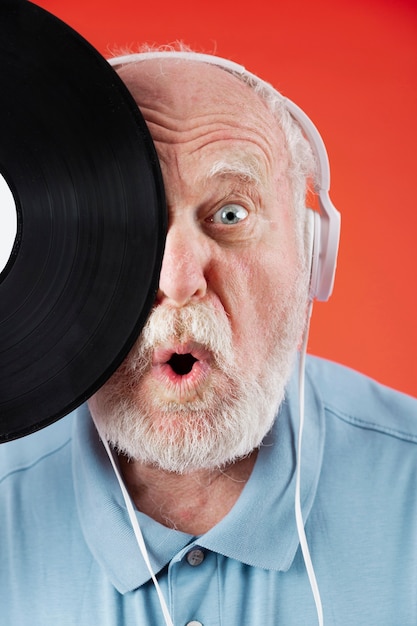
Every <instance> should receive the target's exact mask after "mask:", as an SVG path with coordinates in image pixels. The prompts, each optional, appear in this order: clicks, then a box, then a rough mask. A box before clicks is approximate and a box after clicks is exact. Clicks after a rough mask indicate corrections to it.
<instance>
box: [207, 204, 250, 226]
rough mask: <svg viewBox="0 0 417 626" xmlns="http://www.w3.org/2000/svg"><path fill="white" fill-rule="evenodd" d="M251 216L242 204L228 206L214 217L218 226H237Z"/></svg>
mask: <svg viewBox="0 0 417 626" xmlns="http://www.w3.org/2000/svg"><path fill="white" fill-rule="evenodd" d="M248 215H249V213H248V211H247V210H246V209H244V208H243V206H240V204H226V205H225V206H223V207H222V208H221V209H219V210H218V211H217V212H216V213H215V214H214V215H213V222H215V223H216V224H237V223H238V222H240V221H241V220H244V219H245V218H246V217H247V216H248Z"/></svg>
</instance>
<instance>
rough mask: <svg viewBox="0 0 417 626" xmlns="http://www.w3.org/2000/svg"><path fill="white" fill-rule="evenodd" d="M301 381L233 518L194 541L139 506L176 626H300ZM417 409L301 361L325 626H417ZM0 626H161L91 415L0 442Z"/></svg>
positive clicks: (308, 502)
mask: <svg viewBox="0 0 417 626" xmlns="http://www.w3.org/2000/svg"><path fill="white" fill-rule="evenodd" d="M297 388H298V382H297V376H296V375H295V376H294V377H293V379H292V380H291V382H290V384H289V386H288V391H287V396H286V400H285V402H284V403H283V405H282V407H281V409H280V412H279V415H278V417H277V420H276V423H275V426H274V428H273V430H272V432H271V433H270V434H269V435H268V436H267V437H266V439H265V441H264V442H263V445H262V447H261V449H260V453H259V455H258V459H257V462H256V465H255V468H254V470H253V473H252V475H251V477H250V479H249V481H248V483H247V485H246V486H245V488H244V490H243V492H242V494H241V497H240V498H239V500H238V501H237V503H236V505H235V506H234V507H233V509H232V510H231V511H230V513H229V514H228V515H227V516H226V517H225V518H224V519H223V520H222V521H221V522H220V523H219V524H218V525H217V526H215V527H214V528H212V529H211V530H210V531H209V532H207V533H206V534H204V535H202V536H201V537H193V536H190V535H187V534H185V533H182V532H178V531H175V530H170V529H168V528H166V527H164V526H162V525H160V524H158V523H157V522H155V521H153V520H152V519H150V518H149V517H147V516H145V515H143V514H141V513H139V512H138V513H137V515H138V519H139V522H140V526H141V529H142V532H143V535H144V537H145V542H146V544H147V547H148V551H149V554H150V557H151V561H152V565H153V568H154V571H155V572H157V573H158V579H159V582H160V585H161V588H162V591H163V593H164V596H165V598H166V601H167V604H168V607H169V609H170V612H171V615H172V619H173V622H174V625H175V626H186V625H191V626H198V625H199V624H202V625H203V626H277V625H280V624H283V625H284V626H304V625H307V626H310V625H312V626H313V625H315V624H317V618H316V612H315V607H314V600H313V596H312V593H311V590H310V586H309V582H308V577H307V574H306V570H305V565H304V562H303V559H302V556H301V551H300V548H299V542H298V537H297V531H296V525H295V518H294V485H295V449H296V436H297V428H298V390H297ZM416 444H417V401H416V400H414V399H412V398H410V397H408V396H405V395H403V394H400V393H397V392H393V391H391V390H389V389H387V388H385V387H382V386H380V385H377V384H376V383H374V382H373V381H371V380H369V379H367V378H365V377H363V376H361V375H359V374H356V373H354V372H352V371H351V370H348V369H346V368H342V367H340V366H337V365H335V364H331V363H328V362H326V361H323V360H319V359H315V358H311V357H310V358H309V359H308V360H307V377H306V425H305V433H304V445H303V455H302V506H303V515H304V518H305V519H306V534H307V539H308V542H309V547H310V551H311V557H312V561H313V564H314V568H315V572H316V577H317V582H318V585H319V589H320V594H321V598H322V603H323V610H324V623H325V626H336V625H337V626H411V625H413V626H415V625H416V624H417V497H416V493H417V445H416ZM0 477H1V478H0V507H1V508H0V511H1V523H0V624H1V625H2V626H3V625H5V626H116V625H120V626H121V625H126V626H130V625H132V626H133V625H138V626H148V625H149V626H164V620H163V617H162V612H161V609H160V606H159V602H158V599H157V596H156V592H155V589H154V587H153V584H152V582H150V580H149V574H148V571H147V568H146V566H145V564H144V562H143V559H142V556H141V554H140V552H139V548H138V547H137V544H136V541H135V538H134V535H133V531H132V529H131V525H130V522H129V519H128V516H127V513H126V509H125V505H124V502H123V498H122V495H121V493H120V489H119V486H118V484H117V481H116V478H115V476H114V474H113V470H112V469H111V466H110V463H109V461H108V459H107V456H106V453H105V451H104V449H103V447H102V445H101V443H100V442H99V438H98V435H97V433H96V431H95V428H94V425H93V423H92V421H91V418H90V416H89V414H88V411H87V409H86V407H85V406H84V407H81V408H80V409H79V410H78V411H76V412H75V413H74V414H72V415H71V416H68V417H67V418H64V419H63V420H61V421H60V422H58V423H57V424H55V425H53V426H50V427H48V428H47V429H45V430H43V431H40V432H39V433H36V434H34V435H31V436H29V437H25V438H24V439H21V440H18V441H15V442H12V443H9V444H3V445H2V446H0Z"/></svg>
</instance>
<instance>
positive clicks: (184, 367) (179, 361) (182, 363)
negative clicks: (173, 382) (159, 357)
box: [167, 352, 198, 376]
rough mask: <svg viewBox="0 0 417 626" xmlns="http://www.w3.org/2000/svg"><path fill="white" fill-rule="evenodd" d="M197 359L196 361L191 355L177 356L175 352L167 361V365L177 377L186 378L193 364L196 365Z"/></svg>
mask: <svg viewBox="0 0 417 626" xmlns="http://www.w3.org/2000/svg"><path fill="white" fill-rule="evenodd" d="M197 360H198V359H196V358H195V357H194V356H193V355H192V354H190V353H187V354H177V353H176V352H175V353H174V354H173V355H172V356H171V358H170V359H169V361H167V365H169V366H170V367H171V368H172V370H173V371H174V372H175V373H176V374H178V376H186V375H187V374H189V373H190V372H191V370H192V369H193V365H194V363H196V361H197Z"/></svg>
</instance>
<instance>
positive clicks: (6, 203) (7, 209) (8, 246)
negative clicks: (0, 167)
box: [0, 172, 17, 282]
mask: <svg viewBox="0 0 417 626" xmlns="http://www.w3.org/2000/svg"><path fill="white" fill-rule="evenodd" d="M0 207H1V210H0V282H1V281H2V278H3V271H4V270H6V266H7V265H8V264H9V262H10V261H11V256H12V250H13V248H14V246H15V243H16V236H17V208H16V203H15V200H14V197H13V194H12V190H11V189H10V187H9V185H8V184H7V182H6V179H5V178H4V176H3V175H2V174H1V172H0ZM4 273H6V272H5V271H4Z"/></svg>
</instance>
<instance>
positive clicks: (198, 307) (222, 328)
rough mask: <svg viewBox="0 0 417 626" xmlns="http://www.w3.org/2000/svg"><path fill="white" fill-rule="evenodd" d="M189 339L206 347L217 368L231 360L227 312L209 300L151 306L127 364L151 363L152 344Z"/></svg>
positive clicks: (174, 343)
mask: <svg viewBox="0 0 417 626" xmlns="http://www.w3.org/2000/svg"><path fill="white" fill-rule="evenodd" d="M190 341H191V342H193V343H196V344H199V345H201V346H202V347H203V348H205V349H206V350H208V351H209V352H210V353H211V354H212V356H213V358H214V361H215V363H216V364H217V365H218V366H219V367H220V368H222V369H224V368H227V367H232V365H233V364H234V353H233V334H232V328H231V324H230V321H229V318H228V316H227V314H226V312H225V311H224V310H220V309H218V308H216V307H214V306H213V305H211V304H209V303H205V302H196V303H189V304H187V305H185V306H183V307H181V308H174V307H171V306H167V305H158V306H156V307H154V309H153V310H152V311H151V313H150V315H149V317H148V320H147V322H146V324H145V326H144V328H143V330H142V333H141V335H140V337H139V339H138V340H137V342H136V344H135V345H134V347H133V349H132V351H131V352H130V354H129V355H128V357H127V359H126V365H127V366H128V367H129V369H133V370H135V371H136V372H137V370H138V369H140V370H144V369H146V368H147V367H149V366H150V363H151V361H152V354H153V351H154V350H155V348H157V347H159V346H170V345H172V346H173V347H175V346H178V345H179V344H180V345H182V344H185V343H187V342H190Z"/></svg>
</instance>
